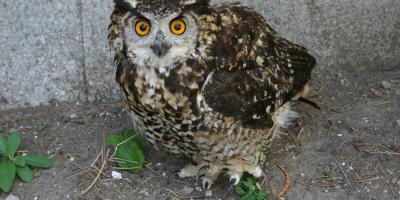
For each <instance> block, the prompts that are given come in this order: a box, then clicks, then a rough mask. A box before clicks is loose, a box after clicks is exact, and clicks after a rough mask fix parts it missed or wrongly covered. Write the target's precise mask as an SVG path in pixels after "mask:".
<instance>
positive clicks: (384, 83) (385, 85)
mask: <svg viewBox="0 0 400 200" xmlns="http://www.w3.org/2000/svg"><path fill="white" fill-rule="evenodd" d="M382 86H383V88H385V89H390V88H391V87H392V85H391V84H390V83H389V82H388V81H382Z"/></svg>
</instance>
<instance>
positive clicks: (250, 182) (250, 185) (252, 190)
mask: <svg viewBox="0 0 400 200" xmlns="http://www.w3.org/2000/svg"><path fill="white" fill-rule="evenodd" d="M235 193H236V194H238V195H239V196H240V200H265V199H267V198H268V193H267V192H265V191H263V190H261V189H260V188H259V187H258V186H257V185H256V181H255V179H254V177H253V176H251V175H250V174H244V175H243V177H242V180H241V181H240V183H239V184H237V185H236V187H235Z"/></svg>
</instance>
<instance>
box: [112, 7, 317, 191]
mask: <svg viewBox="0 0 400 200" xmlns="http://www.w3.org/2000/svg"><path fill="white" fill-rule="evenodd" d="M114 3H115V7H114V11H113V13H112V16H111V24H110V26H109V35H108V40H109V45H110V47H111V49H113V51H114V52H115V59H114V62H115V65H116V81H117V82H118V83H119V84H120V86H121V88H122V90H123V92H124V94H125V103H126V105H127V106H128V108H129V110H130V112H131V116H132V120H133V124H134V127H135V129H136V130H137V131H139V132H141V133H143V134H144V135H145V137H146V139H147V141H148V142H149V143H151V144H152V145H154V146H155V147H156V148H157V149H163V150H165V151H167V152H170V153H174V154H180V155H184V156H186V157H188V158H190V159H191V160H192V161H193V162H192V163H189V164H188V165H186V166H185V167H183V168H182V169H181V170H179V172H178V173H177V174H178V176H179V177H182V178H183V177H201V179H200V183H201V186H202V187H203V189H205V190H207V189H209V188H210V187H211V185H212V184H213V182H214V181H215V180H216V179H217V177H218V175H219V174H220V173H225V175H227V176H228V177H229V183H230V184H231V185H236V184H238V183H239V181H240V179H241V177H242V175H243V173H245V172H247V173H250V174H252V175H254V176H255V177H262V176H263V175H265V173H264V171H263V169H262V165H263V163H265V162H267V161H268V160H267V156H266V152H267V151H268V149H269V148H270V147H271V144H272V143H273V141H274V138H276V136H277V135H278V134H280V133H281V132H284V131H283V130H286V128H287V127H288V126H289V125H290V124H291V123H292V121H293V120H294V119H296V118H297V117H298V116H299V115H298V114H297V112H295V111H294V110H293V109H292V108H291V102H292V101H296V100H303V101H304V100H305V98H304V97H305V95H306V94H307V92H308V89H307V88H308V87H307V86H306V85H307V82H308V81H309V80H310V76H311V73H312V69H313V68H314V65H315V63H316V60H315V58H314V57H313V56H311V55H310V54H309V53H308V51H307V50H306V49H305V48H303V47H301V46H299V45H296V44H293V43H291V42H289V41H288V40H286V39H284V38H282V37H281V36H280V35H279V34H278V33H277V32H276V31H274V30H273V29H272V28H271V27H270V26H269V25H268V24H267V23H266V21H265V19H264V18H263V17H262V16H261V15H260V14H258V13H257V12H255V11H253V10H251V9H250V8H247V7H244V6H241V5H240V4H238V3H223V4H216V5H212V4H210V3H209V1H208V0H151V1H150V0H114Z"/></svg>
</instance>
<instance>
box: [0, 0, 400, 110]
mask: <svg viewBox="0 0 400 200" xmlns="http://www.w3.org/2000/svg"><path fill="white" fill-rule="evenodd" d="M217 1H218V0H217ZM219 2H220V1H219ZM242 2H243V3H244V4H245V5H248V6H250V7H253V8H255V9H256V10H257V11H259V12H261V13H262V14H263V15H264V16H265V17H266V18H267V21H268V23H270V24H271V25H272V26H273V27H274V28H275V29H276V30H277V31H278V32H280V33H281V34H282V35H283V36H285V37H286V38H288V39H290V40H292V41H294V42H297V43H299V44H302V45H304V46H306V47H307V48H309V49H310V50H311V52H312V53H313V54H314V55H315V56H316V57H317V59H318V63H319V64H318V69H317V70H319V71H324V70H328V71H331V70H342V71H347V72H349V73H356V72H362V71H370V70H391V69H396V68H400V1H399V0H379V1H377V0H359V1H351V0H336V1H331V0H297V1H293V0H279V1H278V0H253V1H252V0H242ZM111 10H112V0H66V1H61V0H31V1H25V0H0V110H4V109H10V108H18V107H26V106H37V105H40V104H46V103H47V102H49V101H50V100H52V99H56V100H59V101H82V102H87V101H90V102H93V101H112V100H118V99H120V95H121V93H120V91H119V88H118V86H117V84H115V82H114V70H115V69H114V67H113V66H112V53H111V52H110V50H109V48H108V46H107V39H106V38H107V26H108V23H109V16H110V13H111Z"/></svg>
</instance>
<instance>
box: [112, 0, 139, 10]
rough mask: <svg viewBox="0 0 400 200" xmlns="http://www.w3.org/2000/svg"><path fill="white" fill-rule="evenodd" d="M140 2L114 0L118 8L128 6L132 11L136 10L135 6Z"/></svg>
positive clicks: (135, 0)
mask: <svg viewBox="0 0 400 200" xmlns="http://www.w3.org/2000/svg"><path fill="white" fill-rule="evenodd" d="M140 1H141V0H114V3H115V5H117V6H118V5H119V6H129V7H131V8H133V9H135V8H136V6H137V4H138V3H140Z"/></svg>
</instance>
